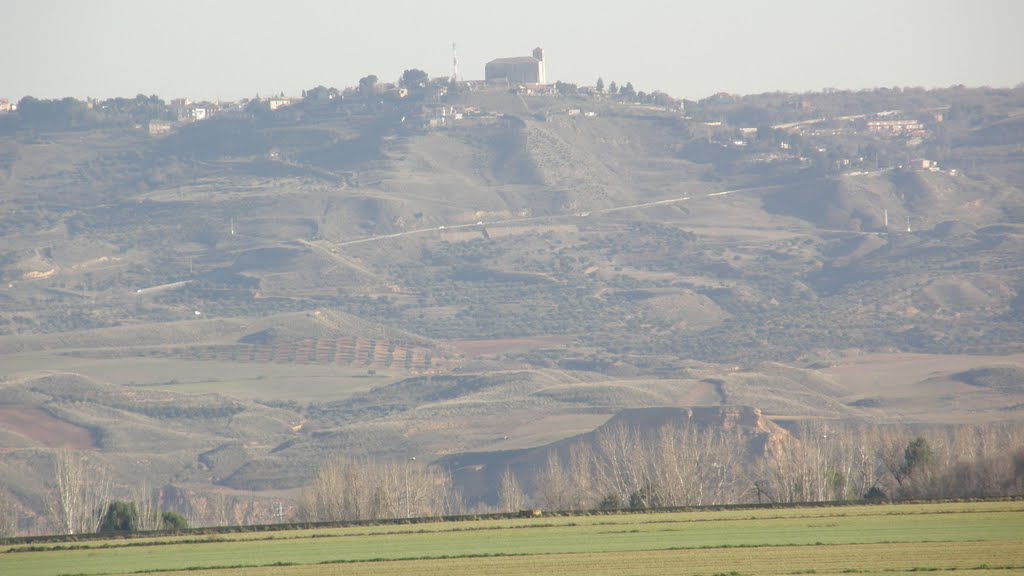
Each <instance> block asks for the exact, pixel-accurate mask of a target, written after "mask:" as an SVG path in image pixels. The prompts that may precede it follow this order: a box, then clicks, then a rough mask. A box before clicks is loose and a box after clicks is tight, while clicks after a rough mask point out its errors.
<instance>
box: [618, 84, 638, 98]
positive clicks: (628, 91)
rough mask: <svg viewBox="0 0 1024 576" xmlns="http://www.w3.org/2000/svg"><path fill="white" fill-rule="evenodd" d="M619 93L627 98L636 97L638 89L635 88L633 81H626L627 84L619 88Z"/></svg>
mask: <svg viewBox="0 0 1024 576" xmlns="http://www.w3.org/2000/svg"><path fill="white" fill-rule="evenodd" d="M619 95H620V96H622V97H623V98H626V99H630V98H634V97H636V90H635V89H634V88H633V83H632V82H626V85H625V86H623V87H622V88H619Z"/></svg>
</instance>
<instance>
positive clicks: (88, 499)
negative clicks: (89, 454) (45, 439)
mask: <svg viewBox="0 0 1024 576" xmlns="http://www.w3.org/2000/svg"><path fill="white" fill-rule="evenodd" d="M110 490H111V481H110V477H109V476H108V475H107V473H106V471H105V470H104V469H103V468H102V467H101V466H99V465H97V464H95V463H92V462H90V461H89V460H88V459H87V458H86V457H85V456H83V455H81V454H78V453H75V452H71V451H70V450H61V451H60V452H58V453H57V455H56V458H55V460H54V469H53V487H52V490H51V493H50V495H49V496H48V499H47V512H48V514H49V517H50V521H51V522H52V523H53V526H54V528H55V529H56V530H58V531H59V532H60V533H62V534H88V533H92V532H96V530H98V529H99V526H100V522H101V521H102V520H103V514H104V513H105V512H106V509H107V505H108V504H109V502H110Z"/></svg>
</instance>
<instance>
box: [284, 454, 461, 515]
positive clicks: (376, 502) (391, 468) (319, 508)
mask: <svg viewBox="0 0 1024 576" xmlns="http://www.w3.org/2000/svg"><path fill="white" fill-rule="evenodd" d="M456 500H457V499H456V498H455V497H454V496H453V495H452V489H451V478H450V477H449V476H448V474H447V473H445V472H443V471H441V470H438V469H435V468H430V467H428V466H425V465H423V464H421V463H419V462H415V461H413V460H406V461H404V462H384V463H378V462H373V461H367V460H351V459H347V458H334V459H331V460H329V461H328V462H327V463H326V464H325V465H324V466H323V467H321V468H320V470H318V471H317V473H316V476H314V478H313V481H312V482H310V483H309V484H308V485H307V486H306V487H305V488H304V489H303V490H302V492H301V493H300V495H299V502H298V506H297V512H296V515H297V516H298V518H299V520H302V521H307V522H328V521H338V520H374V519H379V518H406V517H423V516H436V515H441V514H447V513H451V512H452V511H453V510H455V509H457V508H458V507H459V506H458V504H459V503H458V502H457V501H456Z"/></svg>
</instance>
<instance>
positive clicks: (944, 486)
mask: <svg viewBox="0 0 1024 576" xmlns="http://www.w3.org/2000/svg"><path fill="white" fill-rule="evenodd" d="M752 450H753V451H755V452H756V454H752ZM524 486H526V487H528V488H530V490H524ZM112 487H113V483H112V481H111V477H110V475H109V474H108V473H107V472H106V471H105V469H104V467H103V466H102V465H100V464H99V463H98V462H97V461H96V460H95V459H90V458H89V456H88V455H86V454H85V453H81V452H72V451H61V452H58V453H57V455H56V458H55V459H54V470H53V481H52V484H51V486H50V490H49V492H48V495H47V497H46V500H45V504H46V512H47V515H48V519H49V522H50V526H51V529H52V530H53V531H55V532H58V533H63V534H83V533H89V532H96V531H97V530H99V528H100V525H101V523H102V521H103V519H104V514H105V512H106V511H107V510H108V507H109V506H110V504H111V502H112V498H111V493H112ZM1021 494H1024V423H999V424H990V425H981V426H968V425H965V426H956V427H950V426H934V427H924V428H921V427H918V428H913V429H912V428H909V427H902V426H869V425H837V424H835V423H828V422H822V421H808V422H804V423H802V424H800V425H799V426H798V427H797V428H796V429H795V430H794V431H793V433H792V434H787V433H776V434H772V435H764V434H762V435H760V436H758V435H757V434H753V433H752V431H751V430H745V429H743V428H740V427H734V428H730V429H720V428H719V429H709V428H699V427H696V426H691V425H689V424H678V425H667V426H663V427H661V428H660V429H658V430H656V431H642V430H640V429H638V428H631V427H628V426H624V425H619V426H613V427H608V428H605V429H601V430H599V431H598V432H596V433H595V434H594V435H593V436H592V437H591V438H590V439H589V440H587V441H583V440H581V441H579V442H576V443H574V444H571V445H569V446H566V447H564V448H562V449H561V450H555V449H552V450H550V451H549V452H548V455H547V458H546V461H545V462H544V464H543V465H542V466H540V468H539V469H538V470H535V471H534V473H533V475H532V476H531V477H525V476H517V475H516V474H514V473H513V472H512V471H510V470H505V473H504V475H503V476H502V478H501V480H500V483H499V486H497V496H498V502H497V509H498V510H499V511H505V512H515V511H519V510H522V509H525V508H529V507H541V508H545V509H553V510H579V509H592V508H653V507H664V506H700V505H717V504H726V503H744V502H811V501H833V500H856V499H861V498H865V497H868V498H872V497H877V498H931V497H990V496H1005V495H1021ZM131 502H132V505H133V507H134V508H135V509H136V510H137V511H138V529H139V530H150V529H158V528H160V527H161V514H160V512H159V502H158V498H157V497H156V492H154V491H152V490H149V489H148V488H147V487H146V486H143V487H142V488H141V490H138V491H136V492H135V494H134V495H133V498H132V499H131ZM214 504H215V503H214ZM210 505H211V506H212V505H213V504H210ZM207 507H209V506H207ZM222 507H223V508H225V509H227V507H228V506H227V504H226V503H225V504H224V505H223V506H222ZM463 509H464V505H463V503H462V500H461V498H460V497H459V494H458V491H457V490H456V489H455V488H454V487H453V485H452V480H451V476H450V475H449V474H448V473H447V472H445V471H442V470H438V469H436V468H432V467H430V466H428V465H425V464H423V463H422V462H421V461H416V460H415V459H409V460H404V461H374V460H368V459H351V458H344V457H338V458H334V459H331V460H329V461H328V462H327V463H326V464H325V465H324V466H323V467H322V468H321V469H320V470H319V471H318V472H317V473H316V475H315V477H314V478H313V480H312V482H311V483H310V484H309V485H307V486H306V487H305V488H304V489H303V490H302V491H301V493H300V495H299V498H298V501H297V502H296V503H295V508H294V510H295V514H294V518H295V519H297V520H299V521H335V520H361V519H382V518H403V517H423V516H439V515H446V514H458V513H461V512H463ZM480 511H482V510H480ZM207 512H209V511H207ZM15 518H16V512H15V506H14V502H13V500H12V499H11V497H10V494H7V493H5V492H4V491H2V490H0V537H2V536H10V535H13V534H14V533H15V532H16V529H17V526H16V522H15ZM213 523H216V522H213ZM205 524H209V522H205Z"/></svg>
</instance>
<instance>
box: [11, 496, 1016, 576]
mask: <svg viewBox="0 0 1024 576" xmlns="http://www.w3.org/2000/svg"><path fill="white" fill-rule="evenodd" d="M69 548H70V549H69ZM184 571H187V572H188V573H190V574H204V575H218V576H221V575H223V576H227V575H242V574H266V575H272V574H293V575H300V574H301V575H314V574H393V573H404V574H410V575H411V574H703V575H705V576H714V575H716V574H722V575H725V574H728V575H735V574H740V575H754V574H853V573H857V574H882V573H885V574H893V573H904V572H920V571H928V572H953V571H956V572H967V573H970V574H972V575H973V574H1024V502H1020V501H1016V502H978V503H955V504H920V505H878V506H857V507H840V508H789V509H774V510H768V509H759V510H731V511H706V512H687V513H653V514H635V515H611V516H576V517H552V518H532V519H512V520H491V521H477V522H447V523H445V522H438V523H430V524H409V525H388V526H358V527H349V528H335V529H317V530H292V531H281V532H270V533H267V532H264V533H242V534H229V535H202V536H198V535H193V536H181V537H172V538H159V539H145V538H139V539H128V540H96V541H89V542H81V543H69V544H46V545H9V546H6V547H4V548H2V550H0V574H3V575H4V576H17V575H22V574H24V575H33V576H37V575H38V576H45V575H61V574H130V573H141V572H145V573H175V572H184Z"/></svg>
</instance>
